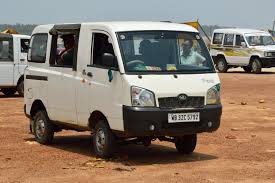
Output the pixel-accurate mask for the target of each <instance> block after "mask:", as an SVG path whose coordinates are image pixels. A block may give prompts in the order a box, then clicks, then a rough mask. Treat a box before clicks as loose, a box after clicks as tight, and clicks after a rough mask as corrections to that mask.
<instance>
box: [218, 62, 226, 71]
mask: <svg viewBox="0 0 275 183" xmlns="http://www.w3.org/2000/svg"><path fill="white" fill-rule="evenodd" d="M224 67H225V65H224V63H223V62H222V61H219V63H218V69H219V70H220V71H222V70H224Z"/></svg>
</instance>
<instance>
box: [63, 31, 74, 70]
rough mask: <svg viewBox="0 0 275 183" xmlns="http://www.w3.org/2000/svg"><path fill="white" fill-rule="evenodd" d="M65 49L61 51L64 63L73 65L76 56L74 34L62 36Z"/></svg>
mask: <svg viewBox="0 0 275 183" xmlns="http://www.w3.org/2000/svg"><path fill="white" fill-rule="evenodd" d="M62 39H63V42H64V47H65V49H64V50H63V51H62V52H61V53H60V58H61V64H62V65H69V66H71V65H73V58H74V35H72V34H70V35H64V36H62Z"/></svg>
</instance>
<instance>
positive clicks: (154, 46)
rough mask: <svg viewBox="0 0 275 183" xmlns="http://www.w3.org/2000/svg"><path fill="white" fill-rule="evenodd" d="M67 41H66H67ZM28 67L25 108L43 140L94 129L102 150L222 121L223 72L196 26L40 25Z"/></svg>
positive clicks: (186, 140) (186, 143)
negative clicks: (64, 132)
mask: <svg viewBox="0 0 275 183" xmlns="http://www.w3.org/2000/svg"><path fill="white" fill-rule="evenodd" d="M63 41H64V42H63ZM30 48H31V49H30V50H29V54H28V61H29V62H28V67H27V69H26V72H25V81H26V82H25V113H26V116H28V117H29V118H30V119H31V120H30V122H31V125H30V127H31V130H32V132H33V134H34V135H35V138H36V140H37V141H38V142H40V143H42V144H49V143H51V142H52V140H53V136H54V132H57V131H60V130H61V129H72V130H78V131H85V130H88V131H91V132H92V135H93V144H94V150H95V153H96V154H97V155H98V156H100V157H109V156H111V155H112V153H113V152H114V149H115V145H116V144H117V143H118V142H120V143H123V142H124V143H142V144H144V145H150V143H151V141H152V140H154V139H159V140H162V141H170V142H173V143H175V145H176V148H177V150H178V151H179V152H181V153H187V154H188V153H192V152H193V151H194V149H195V146H196V142H197V133H201V132H212V131H215V130H217V129H218V128H219V126H220V119H221V114H222V105H221V103H220V80H219V77H218V75H217V73H216V72H215V68H214V65H213V62H212V59H211V56H210V54H209V52H208V49H207V47H206V46H205V44H204V42H203V40H202V39H201V37H200V35H199V33H198V31H197V30H195V29H194V28H192V27H190V26H187V25H182V24H174V23H161V22H101V23H100V22H99V23H82V24H60V25H41V26H38V27H36V28H35V29H34V31H33V34H32V38H31V43H30Z"/></svg>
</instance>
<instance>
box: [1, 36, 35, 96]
mask: <svg viewBox="0 0 275 183" xmlns="http://www.w3.org/2000/svg"><path fill="white" fill-rule="evenodd" d="M29 41H30V36H28V35H20V34H1V33H0V90H1V92H2V93H4V94H5V95H6V96H11V95H13V94H15V93H16V91H17V92H18V93H19V95H20V96H23V95H24V70H25V68H26V66H27V53H28V47H29Z"/></svg>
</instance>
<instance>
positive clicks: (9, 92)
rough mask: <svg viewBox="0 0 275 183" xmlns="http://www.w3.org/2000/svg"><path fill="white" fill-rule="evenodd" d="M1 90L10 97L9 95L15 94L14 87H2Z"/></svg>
mask: <svg viewBox="0 0 275 183" xmlns="http://www.w3.org/2000/svg"><path fill="white" fill-rule="evenodd" d="M1 91H2V93H4V94H5V95H6V96H8V97H10V96H13V95H14V94H15V92H16V89H14V88H3V89H1Z"/></svg>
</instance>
